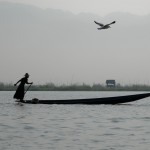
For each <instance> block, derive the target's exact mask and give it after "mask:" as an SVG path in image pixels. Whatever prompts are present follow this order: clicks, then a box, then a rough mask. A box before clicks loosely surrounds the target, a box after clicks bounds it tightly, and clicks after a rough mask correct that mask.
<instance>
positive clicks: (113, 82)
mask: <svg viewBox="0 0 150 150" xmlns="http://www.w3.org/2000/svg"><path fill="white" fill-rule="evenodd" d="M106 85H107V87H115V86H116V81H115V80H106Z"/></svg>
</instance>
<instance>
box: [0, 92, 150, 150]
mask: <svg viewBox="0 0 150 150" xmlns="http://www.w3.org/2000/svg"><path fill="white" fill-rule="evenodd" d="M135 93H144V92H28V93H27V95H26V99H31V98H35V97H36V98H39V99H70V98H90V97H106V96H118V95H128V94H135ZM13 94H14V92H0V150H17V149H18V150H149V149H150V98H145V99H142V100H140V101H135V102H132V103H128V104H126V105H29V104H24V105H23V106H21V105H18V104H16V103H15V102H14V99H13V98H12V97H13Z"/></svg>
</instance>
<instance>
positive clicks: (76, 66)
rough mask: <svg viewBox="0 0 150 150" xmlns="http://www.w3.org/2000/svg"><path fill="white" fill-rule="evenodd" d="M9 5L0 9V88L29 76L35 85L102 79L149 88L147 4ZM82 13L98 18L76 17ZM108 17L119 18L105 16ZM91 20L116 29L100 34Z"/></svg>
mask: <svg viewBox="0 0 150 150" xmlns="http://www.w3.org/2000/svg"><path fill="white" fill-rule="evenodd" d="M7 1H8V2H16V4H13V5H12V3H0V20H1V21H0V27H1V28H0V33H1V34H0V53H1V58H0V68H1V76H0V82H1V81H3V82H16V80H17V79H19V78H21V77H22V76H23V75H24V74H25V73H26V72H28V73H29V74H30V75H31V76H30V80H31V81H33V82H34V83H35V84H38V83H46V82H54V83H58V84H62V83H83V82H84V83H87V84H89V83H90V84H92V83H105V81H106V79H115V80H116V82H117V83H121V84H150V78H149V77H150V70H149V64H150V63H149V56H150V51H149V50H150V44H149V39H150V34H149V33H150V28H149V26H150V19H149V18H150V9H149V6H150V1H148V0H7ZM0 2H2V0H0ZM4 2H6V1H4ZM18 2H19V3H22V5H18V4H17V3H18ZM24 4H28V5H24ZM30 5H35V6H38V7H40V8H44V9H45V8H53V9H61V10H65V11H68V12H67V13H66V12H64V11H61V10H55V11H54V10H53V9H49V10H46V11H45V10H44V9H38V8H37V7H31V6H30ZM8 8H9V9H8ZM70 12H73V14H72V13H70ZM81 12H88V13H94V14H98V16H97V15H93V14H88V13H85V14H80V15H76V13H81ZM111 12H117V13H112V14H110V15H107V14H109V13H111ZM122 12H128V13H122ZM74 13H75V14H74ZM129 13H132V14H136V15H132V14H129ZM145 14H149V15H146V16H143V15H145ZM103 15H104V17H101V16H103ZM105 15H106V16H105ZM137 15H140V16H137ZM94 20H96V21H102V23H107V22H110V21H113V20H115V21H116V24H114V25H112V27H111V28H110V29H109V30H105V31H104V30H103V31H98V30H97V27H98V26H97V25H96V24H95V23H94Z"/></svg>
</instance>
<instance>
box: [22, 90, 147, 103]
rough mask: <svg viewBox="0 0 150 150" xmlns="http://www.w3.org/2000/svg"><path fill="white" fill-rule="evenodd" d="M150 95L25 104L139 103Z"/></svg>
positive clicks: (42, 101) (37, 101) (36, 101)
mask: <svg viewBox="0 0 150 150" xmlns="http://www.w3.org/2000/svg"><path fill="white" fill-rule="evenodd" d="M149 96H150V93H143V94H134V95H126V96H117V97H103V98H87V99H68V100H38V99H37V98H34V99H32V100H25V101H24V102H23V103H27V104H89V105H91V104H112V105H114V104H121V103H128V102H133V101H137V100H140V99H143V98H146V97H149Z"/></svg>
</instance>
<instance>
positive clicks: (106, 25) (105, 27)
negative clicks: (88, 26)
mask: <svg viewBox="0 0 150 150" xmlns="http://www.w3.org/2000/svg"><path fill="white" fill-rule="evenodd" d="M94 22H95V23H96V24H97V25H99V26H100V27H101V28H97V29H98V30H101V29H108V28H110V25H111V24H114V23H116V21H113V22H111V23H109V24H105V25H104V24H102V23H99V22H96V21H94Z"/></svg>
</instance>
